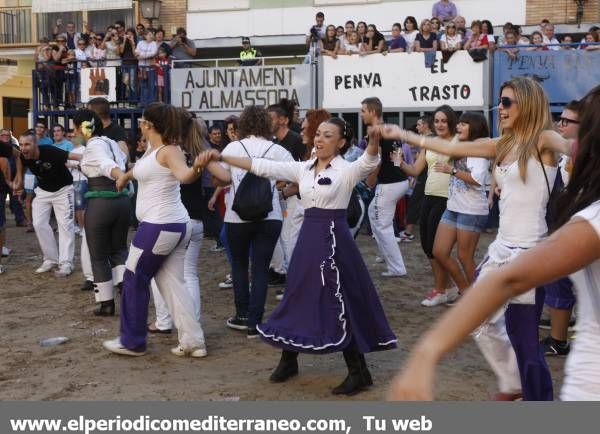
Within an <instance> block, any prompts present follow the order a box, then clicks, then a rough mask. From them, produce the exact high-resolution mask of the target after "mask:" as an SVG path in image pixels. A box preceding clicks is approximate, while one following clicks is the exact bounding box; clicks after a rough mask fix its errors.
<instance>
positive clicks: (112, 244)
mask: <svg viewBox="0 0 600 434" xmlns="http://www.w3.org/2000/svg"><path fill="white" fill-rule="evenodd" d="M128 230H129V198H128V197H127V196H121V197H116V198H112V199H108V198H92V199H89V200H88V205H87V211H86V214H85V236H86V238H87V244H88V248H89V250H90V259H91V262H92V273H93V274H94V282H96V283H98V282H107V281H112V269H113V268H114V267H116V266H118V265H124V264H125V260H126V259H127V231H128Z"/></svg>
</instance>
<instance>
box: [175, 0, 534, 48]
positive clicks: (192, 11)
mask: <svg viewBox="0 0 600 434" xmlns="http://www.w3.org/2000/svg"><path fill="white" fill-rule="evenodd" d="M526 1H527V0H503V1H497V0H456V1H455V3H456V4H457V8H458V12H459V14H460V15H463V16H464V17H465V18H466V20H467V22H470V21H471V20H474V19H484V18H487V19H489V20H490V21H492V23H504V22H506V21H512V22H513V23H515V24H517V23H518V24H523V23H525V12H526ZM334 2H335V0H321V1H320V0H292V1H287V0H286V1H283V0H220V1H219V2H213V1H207V0H189V1H188V2H187V3H188V13H187V29H188V36H190V37H192V38H195V39H207V38H214V37H234V36H266V35H292V34H296V35H297V34H304V33H306V32H307V31H308V29H309V27H310V26H311V25H312V24H313V23H314V15H315V13H316V12H317V11H323V12H324V13H325V21H326V23H327V24H336V25H343V24H344V22H345V21H346V20H348V19H354V20H355V21H356V20H364V21H367V22H368V23H373V24H376V25H377V26H378V28H380V29H381V30H390V29H391V27H392V24H393V23H394V22H396V21H400V22H402V21H403V20H404V18H405V17H406V16H407V15H413V16H415V17H416V18H417V21H420V20H421V19H423V18H429V17H431V7H432V5H433V3H434V2H433V1H432V0H345V1H344V0H340V3H351V4H341V5H324V4H326V3H327V4H332V3H334ZM163 7H164V6H163Z"/></svg>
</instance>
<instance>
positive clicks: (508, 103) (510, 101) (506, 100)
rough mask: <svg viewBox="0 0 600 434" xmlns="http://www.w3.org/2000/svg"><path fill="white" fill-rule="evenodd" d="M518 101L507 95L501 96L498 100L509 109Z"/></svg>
mask: <svg viewBox="0 0 600 434" xmlns="http://www.w3.org/2000/svg"><path fill="white" fill-rule="evenodd" d="M516 103H517V101H515V100H514V99H510V98H509V97H507V96H503V97H501V98H500V100H499V101H498V105H501V106H502V107H503V108H505V109H509V108H510V107H511V106H512V105H513V104H516Z"/></svg>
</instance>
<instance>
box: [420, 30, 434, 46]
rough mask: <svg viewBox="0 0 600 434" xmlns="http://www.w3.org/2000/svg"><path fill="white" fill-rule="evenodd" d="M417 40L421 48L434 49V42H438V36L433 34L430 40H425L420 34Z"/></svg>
mask: <svg viewBox="0 0 600 434" xmlns="http://www.w3.org/2000/svg"><path fill="white" fill-rule="evenodd" d="M415 39H416V40H417V41H419V45H420V46H421V48H433V43H434V41H437V34H435V33H433V32H431V33H430V34H429V38H427V39H425V37H424V36H423V35H422V34H421V33H418V34H417V37H416V38H415Z"/></svg>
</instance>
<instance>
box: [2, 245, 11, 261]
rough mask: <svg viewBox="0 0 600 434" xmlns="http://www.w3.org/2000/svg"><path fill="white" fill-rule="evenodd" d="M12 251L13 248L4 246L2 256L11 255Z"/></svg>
mask: <svg viewBox="0 0 600 434" xmlns="http://www.w3.org/2000/svg"><path fill="white" fill-rule="evenodd" d="M10 252H11V250H10V249H9V248H8V247H6V246H2V256H3V257H5V258H6V257H7V256H8V255H10Z"/></svg>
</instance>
